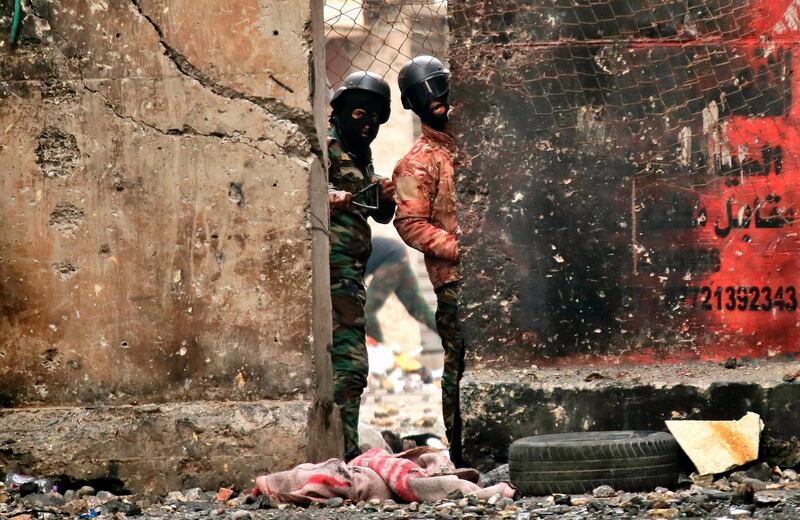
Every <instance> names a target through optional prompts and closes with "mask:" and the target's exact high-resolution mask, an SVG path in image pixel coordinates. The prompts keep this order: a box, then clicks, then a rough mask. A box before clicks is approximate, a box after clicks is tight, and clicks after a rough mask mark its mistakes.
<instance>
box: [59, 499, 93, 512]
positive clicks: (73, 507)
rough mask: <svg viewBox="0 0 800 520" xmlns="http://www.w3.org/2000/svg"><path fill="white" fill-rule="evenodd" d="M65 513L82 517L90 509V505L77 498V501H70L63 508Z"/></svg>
mask: <svg viewBox="0 0 800 520" xmlns="http://www.w3.org/2000/svg"><path fill="white" fill-rule="evenodd" d="M61 509H62V510H63V511H65V512H67V513H69V514H71V515H75V516H78V515H81V514H83V513H85V512H86V510H87V509H89V503H88V502H87V501H86V500H85V499H83V498H77V499H75V500H70V501H69V502H67V503H66V504H64V506H63V507H62V508H61Z"/></svg>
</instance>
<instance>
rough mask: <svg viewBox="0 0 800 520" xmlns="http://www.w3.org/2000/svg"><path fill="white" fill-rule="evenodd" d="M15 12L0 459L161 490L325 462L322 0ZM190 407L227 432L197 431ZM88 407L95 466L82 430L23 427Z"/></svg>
mask: <svg viewBox="0 0 800 520" xmlns="http://www.w3.org/2000/svg"><path fill="white" fill-rule="evenodd" d="M23 4H24V18H23V24H22V32H21V38H20V41H19V44H18V45H17V46H16V47H14V48H11V47H9V45H8V44H5V45H4V46H3V47H1V48H0V106H1V107H2V110H0V127H1V128H2V129H3V137H2V142H0V397H1V401H2V405H3V406H5V407H6V409H4V410H2V411H0V432H3V433H2V434H0V435H3V436H4V438H3V440H0V442H3V441H8V442H10V446H11V448H10V451H3V453H2V454H0V465H6V466H9V467H10V466H11V465H18V466H21V467H20V468H19V469H23V470H25V471H30V472H35V473H40V474H46V473H53V472H59V473H64V474H65V475H67V476H69V477H70V478H76V479H81V478H83V479H92V478H102V477H104V476H108V474H110V473H114V474H115V478H118V479H120V480H121V481H123V482H124V483H125V485H128V486H130V487H133V488H150V489H163V488H164V486H171V485H173V486H174V485H176V484H177V483H188V482H192V483H195V484H206V485H214V484H216V483H217V482H219V481H226V480H227V481H230V482H246V481H247V480H246V479H247V478H248V477H249V476H252V474H254V472H255V471H263V470H267V469H269V470H275V469H282V468H286V467H289V466H291V465H293V464H295V463H299V462H302V461H304V460H306V458H307V457H308V456H310V457H311V458H317V457H324V456H328V455H332V454H335V453H336V452H337V449H338V446H337V444H338V442H337V439H338V436H337V427H338V426H337V424H336V422H335V420H333V416H332V415H331V410H332V408H331V405H330V379H329V378H330V373H329V372H330V367H329V366H328V365H329V361H328V357H327V353H326V351H325V347H326V345H327V342H328V338H329V334H330V324H329V320H330V315H329V305H330V303H329V296H328V291H327V262H326V261H325V259H326V258H327V240H326V238H325V228H326V226H327V211H326V205H325V204H326V202H325V200H326V199H325V196H324V193H325V190H324V171H323V169H322V167H321V164H320V161H319V159H318V156H319V154H320V152H321V151H322V150H321V143H320V141H319V139H318V133H319V132H320V131H324V126H325V121H324V115H323V116H322V117H319V118H316V119H315V118H314V117H313V114H314V113H315V110H314V109H315V107H314V106H313V103H315V102H316V104H317V107H316V109H317V110H316V113H320V108H321V106H320V102H319V101H318V100H317V101H315V99H316V97H315V96H314V93H315V90H316V91H317V92H323V96H324V60H321V59H320V60H316V61H319V62H320V63H322V64H323V65H322V67H323V68H322V69H321V71H322V72H321V71H320V70H315V68H314V65H313V64H314V62H315V60H314V59H313V58H314V55H315V54H316V55H318V56H322V55H323V54H324V51H323V48H322V46H321V45H322V44H321V43H319V40H320V38H316V42H315V34H316V35H317V36H319V35H321V34H322V26H321V24H322V22H321V10H322V7H321V2H317V1H312V2H295V1H289V0H274V1H266V2H265V1H258V0H233V1H230V2H225V3H222V4H220V3H219V2H214V1H198V0H191V1H189V0H130V1H124V2H107V1H103V0H96V1H83V0H80V1H79V0H37V1H34V2H23ZM12 5H13V2H12V1H10V0H0V15H2V16H4V18H1V19H0V32H2V33H3V34H5V33H6V31H7V29H8V27H9V21H10V20H9V18H8V17H7V15H10V13H11V12H12ZM315 43H316V48H315V47H314V46H315ZM322 103H324V99H323V100H322ZM312 258H316V260H317V261H316V262H312ZM312 274H313V275H314V276H312ZM312 279H313V282H312ZM315 302H316V303H318V305H314V303H315ZM179 402H184V403H192V404H191V405H186V406H175V405H165V406H164V407H163V408H161V407H158V406H156V407H154V408H152V409H151V408H147V409H146V410H145V412H146V413H144V412H141V410H140V408H137V407H141V406H143V405H146V404H148V403H179ZM203 403H207V404H208V406H209V407H210V408H211V409H214V410H216V412H215V413H214V414H212V415H213V416H214V417H224V416H226V415H227V416H230V417H237V419H236V420H235V421H233V422H232V423H231V424H233V423H237V424H238V425H239V426H231V427H229V428H224V427H222V426H220V425H218V426H220V427H219V428H217V427H208V428H204V427H201V426H199V425H198V424H199V423H202V422H204V420H203V419H198V418H199V417H202V416H204V415H207V413H206V412H204V410H205V408H204V407H203ZM85 405H86V406H91V407H93V410H94V411H93V412H91V413H89V414H87V415H86V418H87V419H86V420H88V421H90V422H91V423H92V424H93V426H91V427H89V430H91V429H92V428H94V429H95V430H96V433H97V439H104V440H103V441H102V442H99V441H97V440H95V442H96V444H95V445H94V446H92V447H91V448H92V450H93V453H94V455H95V456H94V457H93V458H94V463H92V464H87V463H86V461H85V460H82V459H85V456H82V455H81V452H82V451H85V449H87V448H88V447H90V446H89V444H91V440H90V439H91V438H92V436H91V435H89V436H87V437H86V438H85V439H84V440H83V441H79V440H76V439H75V438H74V432H72V433H70V432H69V431H68V430H69V428H60V427H58V426H53V425H57V424H60V422H59V421H56V422H54V423H53V422H52V420H51V419H53V418H52V417H51V419H48V422H47V423H41V421H35V420H32V419H31V414H36V413H38V412H37V410H38V408H37V407H41V406H47V407H53V406H57V407H60V408H59V409H60V410H62V412H59V413H57V414H56V415H57V417H58V416H59V414H61V415H62V416H63V419H64V423H65V424H69V423H70V420H69V419H68V418H70V417H74V416H75V415H76V414H78V415H81V414H83V413H84V412H83V411H81V410H82V409H81V408H79V407H82V406H85ZM98 406H99V407H102V408H101V410H107V411H108V412H107V413H105V412H102V411H97V408H96V407H98ZM136 410H139V412H137V411H136ZM42 413H44V412H42ZM52 413H53V412H52V411H47V414H52ZM57 417H56V418H57ZM217 420H218V419H217ZM212 422H213V421H212ZM222 422H225V421H222ZM51 423H52V424H53V425H51ZM147 424H149V425H151V426H152V424H159V425H160V426H159V428H155V429H153V428H152V427H150V429H148V427H147V426H146V425H147ZM187 424H189V425H195V426H189V427H188V430H187V429H186V428H187V427H186V425H187ZM33 428H36V429H39V428H44V429H50V430H52V432H53V439H54V440H53V442H52V444H51V446H50V449H51V451H52V453H45V452H43V451H42V450H43V448H42V446H41V445H40V444H39V443H38V441H39V440H41V433H42V432H40V431H37V432H34V431H31V430H32V429H33ZM87 431H88V430H87ZM186 431H189V432H190V433H192V432H193V435H191V434H185V432H186ZM5 432H13V434H11V433H9V434H8V436H9V439H5V436H6V433H5ZM114 432H118V433H120V432H125V433H126V439H127V440H125V441H124V442H123V441H119V440H114V438H115V437H116V435H115V434H114ZM182 432H183V433H182ZM106 436H109V438H106ZM279 438H284V439H285V440H286V442H275V440H276V439H279ZM133 439H137V440H135V441H134V440H133ZM309 440H310V441H311V442H309ZM62 441H63V445H59V442H62ZM148 442H153V443H165V446H164V447H162V448H160V449H159V450H152V451H151V450H150V449H149V446H148ZM126 443H128V445H127V446H125V444H126ZM187 443H188V444H187ZM54 446H55V447H56V449H55V450H53V447H54ZM59 446H61V447H60V448H59ZM131 446H135V447H136V448H135V450H131ZM84 455H85V454H84ZM48 457H51V459H49V460H48ZM223 459H224V462H225V463H226V464H224V465H223V464H222V463H221V462H220V461H222V460H223ZM216 462H220V463H219V464H216ZM111 466H113V471H112V470H111V469H110V468H111ZM176 466H177V468H178V469H176ZM181 467H182V468H184V469H181ZM223 467H225V468H226V469H225V471H229V472H230V473H229V474H228V475H224V474H221V473H220V468H223ZM143 468H144V469H143ZM146 468H150V470H148V469H146ZM14 469H17V468H14ZM151 470H153V471H156V473H153V472H152V471H151ZM160 472H166V473H165V474H163V475H162V478H161V479H160V481H154V480H153V477H154V475H158V474H159V473H160Z"/></svg>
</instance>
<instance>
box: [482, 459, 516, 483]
mask: <svg viewBox="0 0 800 520" xmlns="http://www.w3.org/2000/svg"><path fill="white" fill-rule="evenodd" d="M510 481H511V473H510V472H509V470H508V464H503V465H502V466H498V467H496V468H494V469H493V470H492V471H490V472H489V473H486V474H485V475H481V485H482V486H483V487H488V486H494V485H495V484H499V483H500V482H510Z"/></svg>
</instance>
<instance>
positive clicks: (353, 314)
mask: <svg viewBox="0 0 800 520" xmlns="http://www.w3.org/2000/svg"><path fill="white" fill-rule="evenodd" d="M328 136H329V140H328V158H329V160H330V166H329V169H328V189H329V191H331V190H342V191H348V192H350V193H352V194H354V195H355V194H356V193H358V192H359V191H361V190H362V189H364V188H366V187H367V186H369V185H370V184H373V183H375V182H377V180H378V179H377V177H376V176H375V172H374V170H373V168H372V162H371V161H370V162H369V164H368V165H367V166H365V167H359V166H358V165H356V164H355V162H354V161H353V159H352V158H351V156H350V155H348V154H347V153H346V152H345V151H344V150H343V149H342V146H341V144H340V141H339V139H338V137H337V135H336V131H335V130H334V129H331V131H330V132H329V134H328ZM380 206H381V207H380V208H379V209H378V210H368V209H364V208H359V207H357V206H350V207H348V208H346V209H341V210H331V215H330V244H331V251H330V268H331V304H332V307H333V343H332V345H331V359H332V361H333V384H334V390H333V392H334V401H335V402H336V404H337V405H339V410H340V412H341V416H342V426H343V429H344V449H345V459H346V460H350V459H352V458H354V457H356V456H358V455H359V454H360V451H359V449H358V410H359V408H360V406H361V394H362V392H363V391H364V388H365V387H366V386H367V374H368V373H369V364H368V362H367V346H366V343H365V330H364V327H365V320H364V303H365V301H366V290H365V288H364V276H365V275H364V271H365V269H366V265H367V259H369V254H370V252H371V251H372V243H371V238H372V233H371V231H370V227H369V223H368V222H367V218H368V217H373V218H374V219H375V220H377V221H378V222H381V223H388V222H389V221H390V220H391V219H392V216H393V215H394V204H385V203H383V202H381V204H380Z"/></svg>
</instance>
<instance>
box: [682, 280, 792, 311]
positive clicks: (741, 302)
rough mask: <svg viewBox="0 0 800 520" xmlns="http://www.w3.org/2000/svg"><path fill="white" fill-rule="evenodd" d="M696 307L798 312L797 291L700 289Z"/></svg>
mask: <svg viewBox="0 0 800 520" xmlns="http://www.w3.org/2000/svg"><path fill="white" fill-rule="evenodd" d="M698 289H699V290H698V291H697V293H696V294H695V295H694V301H693V303H694V306H695V307H697V306H699V307H700V308H701V309H703V310H706V311H722V310H725V311H771V310H773V309H774V310H778V311H796V310H797V291H796V290H795V288H794V287H793V286H791V285H788V286H786V287H732V286H727V287H722V286H718V287H708V286H705V287H700V288H698ZM693 292H694V291H693Z"/></svg>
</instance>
